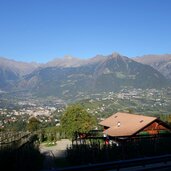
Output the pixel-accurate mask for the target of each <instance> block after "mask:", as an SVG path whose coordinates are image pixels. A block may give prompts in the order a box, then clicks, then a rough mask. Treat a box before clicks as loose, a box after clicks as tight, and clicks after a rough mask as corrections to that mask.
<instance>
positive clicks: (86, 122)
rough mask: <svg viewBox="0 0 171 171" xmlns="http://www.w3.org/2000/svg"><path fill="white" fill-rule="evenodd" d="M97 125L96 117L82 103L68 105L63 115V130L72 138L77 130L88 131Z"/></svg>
mask: <svg viewBox="0 0 171 171" xmlns="http://www.w3.org/2000/svg"><path fill="white" fill-rule="evenodd" d="M95 125H96V119H95V117H93V116H91V115H90V114H89V113H88V112H87V111H86V110H85V109H84V108H82V107H81V106H80V105H71V106H68V107H67V109H66V111H65V112H64V114H63V115H62V117H61V127H62V130H63V131H64V132H65V134H66V136H67V137H69V138H72V137H73V136H74V134H75V132H81V133H86V132H88V131H89V130H91V129H92V128H93V127H94V126H95Z"/></svg>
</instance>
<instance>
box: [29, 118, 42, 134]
mask: <svg viewBox="0 0 171 171" xmlns="http://www.w3.org/2000/svg"><path fill="white" fill-rule="evenodd" d="M39 128H40V121H39V120H38V119H37V118H36V117H31V118H30V119H29V122H28V125H27V129H28V130H29V131H31V132H33V131H37V130H38V129H39Z"/></svg>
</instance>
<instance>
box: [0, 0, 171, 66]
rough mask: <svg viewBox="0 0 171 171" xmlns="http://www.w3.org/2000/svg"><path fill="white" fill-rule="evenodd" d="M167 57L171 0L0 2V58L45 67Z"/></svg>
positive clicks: (170, 26)
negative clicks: (59, 62)
mask: <svg viewBox="0 0 171 171" xmlns="http://www.w3.org/2000/svg"><path fill="white" fill-rule="evenodd" d="M113 52H118V53H120V54H122V55H125V56H128V57H136V56H142V55H145V54H168V53H171V0H0V56H1V57H5V58H9V59H14V60H17V61H26V62H32V61H35V62H40V63H45V62H47V61H50V60H52V59H54V58H61V57H63V56H65V55H71V56H74V57H78V58H91V57H94V56H96V55H99V54H102V55H109V54H111V53H113Z"/></svg>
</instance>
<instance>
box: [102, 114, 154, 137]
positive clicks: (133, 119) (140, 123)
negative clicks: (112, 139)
mask: <svg viewBox="0 0 171 171" xmlns="http://www.w3.org/2000/svg"><path fill="white" fill-rule="evenodd" d="M155 120H157V118H156V117H150V116H143V115H138V114H129V113H122V112H118V113H116V114H114V115H112V116H110V117H108V118H107V119H105V120H103V121H101V122H100V123H99V124H100V125H102V126H106V127H109V128H108V129H106V130H105V131H104V133H105V134H107V135H109V136H116V137H117V136H131V135H133V134H135V133H136V132H138V131H139V130H141V129H143V128H144V127H146V126H147V125H149V124H150V123H152V122H153V121H155Z"/></svg>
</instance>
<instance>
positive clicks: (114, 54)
mask: <svg viewBox="0 0 171 171" xmlns="http://www.w3.org/2000/svg"><path fill="white" fill-rule="evenodd" d="M121 56H122V55H120V54H119V53H117V52H113V53H112V55H111V57H112V58H120V57H121Z"/></svg>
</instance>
